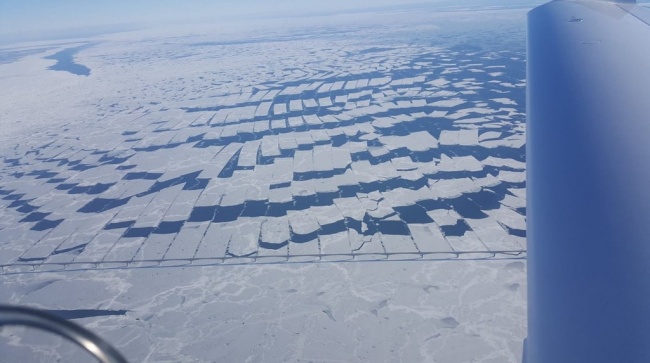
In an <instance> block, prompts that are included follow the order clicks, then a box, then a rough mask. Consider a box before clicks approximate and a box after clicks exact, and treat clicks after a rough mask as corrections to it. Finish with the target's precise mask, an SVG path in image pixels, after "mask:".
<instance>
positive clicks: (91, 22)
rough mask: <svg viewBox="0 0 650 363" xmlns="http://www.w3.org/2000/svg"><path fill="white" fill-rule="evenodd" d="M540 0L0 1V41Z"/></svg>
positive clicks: (518, 3) (540, 1) (528, 3)
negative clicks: (363, 10)
mask: <svg viewBox="0 0 650 363" xmlns="http://www.w3.org/2000/svg"><path fill="white" fill-rule="evenodd" d="M544 1H545V0H329V1H308V0H273V1H271V0H185V1H182V0H56V1H55V0H0V41H5V42H6V41H9V42H12V41H20V40H28V39H39V38H55V37H69V36H75V35H81V36H84V35H92V33H101V32H109V31H115V30H121V29H125V28H131V29H132V28H142V27H150V26H154V25H164V24H171V23H175V24H178V23H184V22H193V23H199V22H217V21H219V20H228V21H233V20H234V21H237V20H238V19H244V18H257V17H278V16H296V15H306V14H322V13H332V12H348V11H357V10H361V9H373V8H382V7H405V6H413V5H418V4H419V5H425V6H426V5H432V4H434V5H441V6H461V5H469V6H484V5H486V6H491V5H492V6H493V5H503V4H505V5H518V6H526V5H531V6H532V5H534V4H539V3H542V2H544Z"/></svg>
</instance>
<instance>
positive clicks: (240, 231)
mask: <svg viewBox="0 0 650 363" xmlns="http://www.w3.org/2000/svg"><path fill="white" fill-rule="evenodd" d="M261 227H262V220H261V219H259V218H248V217H240V218H239V219H238V220H237V224H236V225H234V228H235V229H236V230H237V232H236V233H234V234H233V235H232V237H231V239H230V244H229V245H228V252H227V254H228V256H232V257H247V256H253V255H255V254H256V253H257V250H258V248H259V244H258V241H259V239H260V230H261Z"/></svg>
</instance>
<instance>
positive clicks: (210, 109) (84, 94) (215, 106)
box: [0, 8, 526, 362]
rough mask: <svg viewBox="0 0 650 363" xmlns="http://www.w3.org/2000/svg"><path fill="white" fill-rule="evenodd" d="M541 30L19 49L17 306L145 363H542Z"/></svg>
mask: <svg viewBox="0 0 650 363" xmlns="http://www.w3.org/2000/svg"><path fill="white" fill-rule="evenodd" d="M525 10H526V9H501V10H495V9H478V10H473V11H461V10H457V11H448V12H446V13H440V12H438V11H434V10H431V9H427V8H423V9H419V10H418V11H407V12H404V11H402V12H379V13H374V12H373V13H360V14H355V15H354V16H353V17H352V16H350V15H346V14H343V15H340V14H339V15H331V16H327V17H315V18H314V19H312V21H309V22H306V23H298V24H293V25H288V24H287V23H286V22H273V21H269V22H268V23H265V24H263V25H260V26H258V27H257V28H251V29H247V30H237V31H234V30H232V31H227V30H223V29H215V28H209V27H208V28H192V29H183V28H181V27H179V28H174V29H171V30H169V29H168V30H166V31H165V32H160V31H158V32H157V31H138V32H129V33H119V34H113V35H106V36H102V37H96V38H90V39H77V40H74V41H70V40H66V41H58V42H48V43H30V44H23V45H20V46H18V45H17V46H12V47H4V48H0V54H2V55H3V57H2V58H0V59H2V62H0V74H1V75H2V76H1V77H0V85H1V86H0V127H2V129H3V130H4V131H3V132H2V134H0V160H1V161H2V163H1V164H0V267H1V271H0V285H1V288H0V302H3V303H13V304H25V305H30V306H35V307H41V308H44V309H48V310H51V311H54V312H55V313H56V312H57V311H58V313H59V314H62V315H64V316H67V317H69V318H72V319H74V321H76V322H78V323H80V324H83V325H84V326H86V327H88V328H90V329H92V330H93V331H95V332H96V333H98V334H99V335H101V336H103V337H105V338H107V339H108V340H109V341H110V342H111V343H112V344H114V345H115V346H116V347H117V348H118V349H119V350H121V351H122V352H123V353H124V354H125V355H126V356H127V358H128V359H130V360H131V361H134V362H136V361H149V362H154V361H156V362H157V361H206V362H209V361H270V362H277V361H409V362H414V361H434V362H467V361H477V362H478V361H480V362H516V361H519V359H520V356H521V347H522V341H523V339H524V337H525V331H526V316H525V314H526V310H525V302H526V300H525V293H526V282H525V269H526V265H525V256H526V238H525V236H526V227H525V215H526V211H525V206H526V203H525V190H526V189H525V188H526V181H525V154H524V148H525V114H524V108H525V104H524V101H525V61H524V59H525V39H524V19H525V17H524V16H525ZM386 19H390V21H386ZM467 24H472V25H471V26H470V27H468V26H467ZM71 54H72V58H70V55H71ZM61 55H64V56H65V57H66V58H65V59H64V60H63V61H60V60H57V58H61ZM57 62H59V63H57ZM61 62H63V63H62V64H60V63H61ZM66 62H67V63H66ZM0 347H1V348H0V350H1V351H2V352H3V356H9V357H11V358H12V359H15V361H20V360H21V359H23V360H33V359H34V357H36V359H40V360H43V361H55V360H56V359H62V360H64V361H65V360H70V359H74V358H75V357H81V355H79V354H81V353H79V352H78V351H77V349H76V348H74V347H72V346H69V345H67V344H66V343H64V342H61V341H60V340H56V339H52V338H50V337H47V336H45V335H40V334H36V333H30V332H23V331H22V330H19V329H7V330H3V331H0ZM4 352H6V353H4ZM5 354H6V355H5Z"/></svg>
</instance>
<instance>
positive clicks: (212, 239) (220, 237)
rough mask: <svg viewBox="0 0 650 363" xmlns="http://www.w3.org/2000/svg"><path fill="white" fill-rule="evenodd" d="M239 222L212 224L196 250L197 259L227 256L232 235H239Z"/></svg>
mask: <svg viewBox="0 0 650 363" xmlns="http://www.w3.org/2000/svg"><path fill="white" fill-rule="evenodd" d="M236 223H237V222H226V223H211V224H210V225H209V226H208V228H207V230H206V231H205V234H204V235H203V238H202V239H201V243H200V244H199V246H198V248H197V250H196V255H195V257H196V258H218V257H224V256H226V250H227V249H228V245H229V244H230V240H231V238H232V235H233V234H235V233H237V228H236V227H235V226H236Z"/></svg>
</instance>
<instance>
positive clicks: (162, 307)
mask: <svg viewBox="0 0 650 363" xmlns="http://www.w3.org/2000/svg"><path fill="white" fill-rule="evenodd" d="M524 266H525V265H524V263H523V262H520V261H462V262H458V261H448V262H444V261H437V262H431V261H426V262H397V261H393V262H384V263H356V264H349V263H348V264H345V263H327V264H308V265H304V264H299V265H255V266H226V265H224V266H214V267H178V268H155V269H138V270H115V271H85V272H50V273H43V274H31V275H11V276H5V277H3V286H4V287H6V288H3V289H2V290H0V300H1V301H5V302H8V303H14V304H26V305H30V306H38V307H42V308H48V309H86V308H89V307H93V308H98V309H111V310H118V309H127V313H126V314H125V315H122V316H119V315H116V316H103V317H93V318H84V319H80V320H78V322H80V323H82V324H83V325H85V326H86V327H88V328H90V329H91V330H93V331H94V332H96V333H97V334H99V335H100V336H102V337H104V338H106V339H107V340H108V341H109V342H110V343H112V344H114V345H115V346H116V347H117V348H118V349H119V350H120V351H121V352H123V353H124V355H125V356H126V358H127V359H129V360H130V361H133V362H156V361H183V362H209V361H245V360H246V359H250V360H253V361H301V360H339V361H397V360H404V361H412V362H417V361H429V360H434V359H436V360H440V361H445V362H461V361H469V360H471V359H479V360H482V359H488V358H490V359H492V360H493V361H494V360H495V359H496V361H499V362H517V361H518V360H519V357H520V356H521V347H522V341H523V338H524V337H525V336H526V324H525V322H526V319H525V315H526V300H525V294H526V279H525V267H524ZM81 291H83V293H81ZM8 332H9V331H8V330H7V332H6V333H0V336H2V338H0V340H3V342H2V344H5V342H7V341H8V338H6V336H7V334H8ZM386 337H390V339H386ZM26 338H27V337H26ZM13 340H14V341H16V340H17V339H16V338H13ZM251 342H258V343H259V344H251ZM16 344H21V343H14V344H12V345H11V346H9V345H5V346H4V347H6V349H7V350H6V351H9V352H11V353H12V355H13V353H14V352H16V353H15V354H16V355H18V356H21V355H20V354H22V356H25V357H30V354H33V353H30V352H29V351H30V350H31V349H34V345H30V344H29V343H28V342H27V341H24V342H23V343H22V344H23V345H21V346H18V347H16V346H15V345H16ZM459 346H464V347H466V348H464V349H458V347H459ZM3 349H4V348H3ZM55 352H56V353H58V354H61V355H62V356H63V357H65V358H64V359H65V360H68V361H79V360H81V359H82V358H83V357H82V356H81V355H80V353H79V350H78V349H77V348H76V347H72V345H70V346H62V347H60V348H58V349H57V350H56V351H55ZM56 353H55V354H56ZM31 356H32V357H33V355H31ZM28 360H29V359H28Z"/></svg>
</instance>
